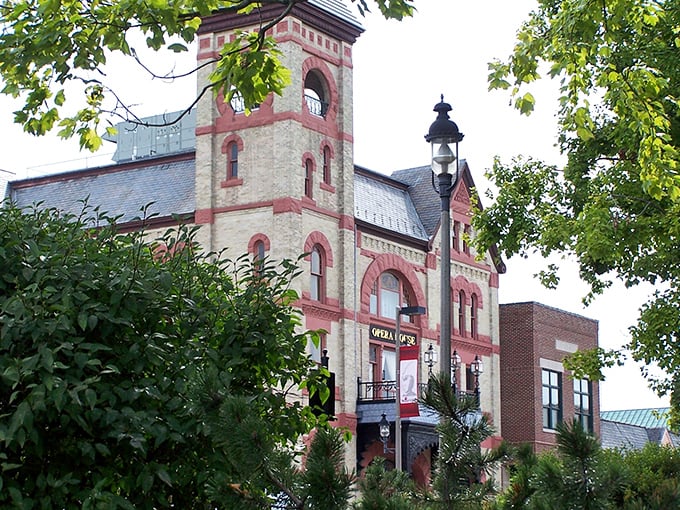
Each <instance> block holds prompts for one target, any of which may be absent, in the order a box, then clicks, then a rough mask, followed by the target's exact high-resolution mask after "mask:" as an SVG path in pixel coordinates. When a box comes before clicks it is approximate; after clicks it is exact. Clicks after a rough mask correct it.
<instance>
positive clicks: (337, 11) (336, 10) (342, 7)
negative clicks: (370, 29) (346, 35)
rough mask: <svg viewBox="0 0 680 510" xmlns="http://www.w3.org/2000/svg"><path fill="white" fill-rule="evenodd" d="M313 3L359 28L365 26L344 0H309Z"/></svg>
mask: <svg viewBox="0 0 680 510" xmlns="http://www.w3.org/2000/svg"><path fill="white" fill-rule="evenodd" d="M307 1H308V2H309V3H310V4H311V5H314V6H316V7H318V8H320V9H323V10H324V11H326V12H327V13H329V14H333V15H334V16H337V17H338V18H340V19H341V20H343V21H345V22H347V23H349V24H350V25H354V26H355V27H357V28H361V29H362V30H363V27H362V26H361V23H359V20H358V19H357V18H356V16H354V13H353V12H352V11H351V10H350V9H349V7H347V4H346V3H345V1H344V0H307Z"/></svg>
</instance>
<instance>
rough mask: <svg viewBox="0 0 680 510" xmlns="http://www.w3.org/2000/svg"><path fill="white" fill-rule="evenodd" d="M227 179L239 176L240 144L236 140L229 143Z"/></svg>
mask: <svg viewBox="0 0 680 510" xmlns="http://www.w3.org/2000/svg"><path fill="white" fill-rule="evenodd" d="M227 158H228V161H227V179H236V178H237V177H238V144H237V143H236V142H229V145H227Z"/></svg>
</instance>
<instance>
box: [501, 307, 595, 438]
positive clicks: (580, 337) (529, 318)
mask: <svg viewBox="0 0 680 510" xmlns="http://www.w3.org/2000/svg"><path fill="white" fill-rule="evenodd" d="M499 317H500V342H501V356H500V358H501V361H500V365H501V415H502V416H503V430H502V433H503V437H504V439H506V440H508V441H510V442H512V443H532V444H533V445H534V449H535V450H536V451H539V450H543V449H546V448H550V447H552V446H554V445H555V444H556V441H555V440H556V435H555V432H554V431H550V430H544V429H543V415H542V383H541V370H542V368H548V369H550V370H554V371H557V372H561V373H562V395H561V397H562V418H563V420H565V421H568V420H571V419H573V417H574V392H573V382H572V381H573V380H572V378H571V376H570V373H569V372H568V371H565V370H564V369H563V368H562V360H563V359H564V357H565V356H566V355H567V354H569V353H570V352H572V351H573V350H575V349H579V350H582V349H590V348H593V347H597V340H598V323H597V321H595V320H592V319H588V318H586V317H583V316H580V315H577V314H573V313H569V312H565V311H562V310H558V309H556V308H552V307H549V306H545V305H542V304H540V303H535V302H527V303H512V304H502V305H500V314H499ZM591 406H592V413H593V430H594V432H595V433H596V434H597V435H599V430H600V420H599V411H600V406H599V388H598V384H597V382H593V383H592V402H591Z"/></svg>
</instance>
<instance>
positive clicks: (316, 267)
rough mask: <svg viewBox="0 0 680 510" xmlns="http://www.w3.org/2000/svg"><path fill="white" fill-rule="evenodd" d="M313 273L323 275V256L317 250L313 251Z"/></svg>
mask: <svg viewBox="0 0 680 510" xmlns="http://www.w3.org/2000/svg"><path fill="white" fill-rule="evenodd" d="M312 273H314V274H319V273H321V255H319V250H318V249H317V248H314V249H313V250H312Z"/></svg>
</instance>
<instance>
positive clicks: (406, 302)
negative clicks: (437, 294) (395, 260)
mask: <svg viewBox="0 0 680 510" xmlns="http://www.w3.org/2000/svg"><path fill="white" fill-rule="evenodd" d="M410 304H411V297H410V295H409V292H408V290H407V289H406V287H405V286H404V284H403V283H402V281H401V280H400V279H399V278H398V277H397V276H396V275H394V274H393V273H390V272H385V273H383V274H381V275H380V277H379V278H378V279H377V280H376V281H375V282H374V283H373V287H372V289H371V299H370V305H369V312H370V313H371V314H373V315H378V316H380V317H385V318H386V319H394V320H396V318H397V307H403V306H410ZM401 320H402V322H410V321H411V318H410V317H409V316H408V315H402V318H401Z"/></svg>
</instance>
